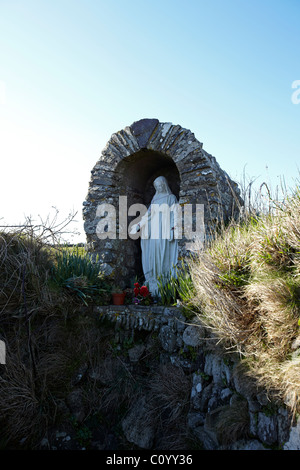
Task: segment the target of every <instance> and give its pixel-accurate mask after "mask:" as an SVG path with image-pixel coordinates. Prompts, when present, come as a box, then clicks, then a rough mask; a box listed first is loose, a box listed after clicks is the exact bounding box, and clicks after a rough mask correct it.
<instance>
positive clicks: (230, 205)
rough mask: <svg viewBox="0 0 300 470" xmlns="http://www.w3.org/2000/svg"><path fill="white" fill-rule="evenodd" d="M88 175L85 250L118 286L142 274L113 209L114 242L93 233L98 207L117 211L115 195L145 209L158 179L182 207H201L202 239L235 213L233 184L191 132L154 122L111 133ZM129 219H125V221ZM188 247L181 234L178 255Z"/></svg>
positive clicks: (237, 201)
mask: <svg viewBox="0 0 300 470" xmlns="http://www.w3.org/2000/svg"><path fill="white" fill-rule="evenodd" d="M91 173H92V174H91V180H90V183H89V189H88V194H87V197H86V200H85V201H84V203H83V218H84V229H85V232H86V238H87V244H86V247H87V250H88V251H89V252H90V253H92V254H93V255H96V254H98V256H99V257H100V263H101V265H102V268H103V270H105V272H106V274H108V275H110V276H112V277H114V278H115V279H116V280H117V281H118V283H121V284H123V286H124V285H126V284H127V285H128V281H129V280H131V279H132V278H134V277H135V275H140V274H141V273H142V268H141V260H140V258H141V256H140V245H139V240H132V239H131V238H127V239H124V238H123V239H120V237H119V234H120V226H121V221H120V220H119V217H118V211H117V214H116V216H117V224H116V225H117V236H116V239H108V238H107V239H104V240H100V239H99V238H98V236H97V233H96V227H97V224H98V223H99V221H100V217H97V207H98V206H99V205H100V204H102V203H109V204H112V205H113V206H114V207H115V208H117V209H118V207H119V196H127V198H128V201H127V202H128V207H130V206H131V204H133V203H142V204H144V205H146V206H147V205H149V203H150V201H151V198H152V196H153V194H154V188H153V185H152V183H153V181H154V179H155V178H156V177H157V176H160V175H163V176H165V177H166V178H167V180H168V182H169V185H170V187H171V190H172V192H173V193H174V194H175V195H176V196H177V198H178V200H179V203H180V205H181V206H182V208H184V206H185V205H186V204H193V205H195V204H203V205H204V223H205V230H206V236H207V237H209V236H210V235H212V234H213V233H214V230H215V227H216V224H217V222H218V221H220V220H221V219H225V220H226V219H228V218H229V217H231V216H232V215H233V214H237V213H238V211H239V207H240V205H241V204H242V200H241V198H240V192H239V189H238V187H237V184H236V183H235V182H233V181H232V180H231V179H230V178H229V176H228V175H227V174H226V172H224V171H223V170H222V169H221V168H220V166H219V164H218V163H217V161H216V159H215V158H214V157H213V156H212V155H210V154H209V153H207V152H206V151H205V150H204V149H203V148H202V143H200V142H199V141H198V140H197V139H196V138H195V136H194V134H193V133H192V132H191V131H190V130H188V129H184V128H182V127H181V126H179V125H173V124H171V123H161V122H159V121H158V120H157V119H142V120H140V121H137V122H134V123H133V124H132V125H131V126H129V127H126V128H125V129H123V130H121V131H119V132H116V133H115V134H113V135H112V136H111V138H110V140H109V141H108V143H107V145H106V147H105V148H104V149H103V151H102V153H101V156H100V158H99V160H98V161H97V163H96V164H95V166H94V168H93V169H92V172H91ZM194 207H195V206H194ZM194 218H195V214H194ZM132 219H133V217H131V218H128V223H129V222H130V221H131V220H132ZM126 228H127V227H126ZM188 243H189V240H186V239H185V238H184V236H183V238H182V240H179V255H180V256H185V255H186V254H187V252H188V250H189V246H188Z"/></svg>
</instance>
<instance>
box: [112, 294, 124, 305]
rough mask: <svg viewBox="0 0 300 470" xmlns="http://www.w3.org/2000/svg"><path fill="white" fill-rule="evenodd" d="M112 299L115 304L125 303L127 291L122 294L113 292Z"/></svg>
mask: <svg viewBox="0 0 300 470" xmlns="http://www.w3.org/2000/svg"><path fill="white" fill-rule="evenodd" d="M112 301H113V304H114V305H124V301H125V293H124V292H123V293H122V294H116V293H115V294H112Z"/></svg>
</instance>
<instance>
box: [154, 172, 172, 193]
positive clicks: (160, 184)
mask: <svg viewBox="0 0 300 470" xmlns="http://www.w3.org/2000/svg"><path fill="white" fill-rule="evenodd" d="M153 186H154V188H155V190H156V192H157V193H166V194H171V190H170V188H169V185H168V182H167V180H166V178H165V177H164V176H159V177H158V178H156V179H155V180H154V181H153Z"/></svg>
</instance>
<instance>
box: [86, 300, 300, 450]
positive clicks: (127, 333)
mask: <svg viewBox="0 0 300 470" xmlns="http://www.w3.org/2000/svg"><path fill="white" fill-rule="evenodd" d="M95 314H96V316H97V318H99V319H100V321H101V322H104V321H108V322H109V323H111V324H114V325H115V341H116V344H119V345H120V348H122V344H123V343H124V342H126V341H128V338H129V337H130V338H133V341H132V345H131V347H130V349H129V350H128V357H129V361H130V362H131V363H133V364H137V363H138V362H139V361H140V360H142V358H143V356H144V355H145V351H146V350H147V347H148V346H147V344H148V337H150V336H151V334H153V333H154V332H155V333H156V335H157V339H158V342H159V345H160V346H159V363H160V364H169V365H172V366H174V367H175V368H177V369H178V370H180V371H183V373H184V376H185V378H186V379H187V380H188V381H189V384H190V385H189V387H190V392H189V406H188V408H187V411H186V413H187V414H186V419H185V421H183V422H182V426H183V427H187V431H188V432H190V433H191V435H192V436H193V439H194V440H193V446H196V448H200V449H205V450H268V449H270V450H272V449H283V450H300V424H299V423H300V421H299V422H298V424H297V423H295V422H293V421H292V417H291V416H290V415H289V412H288V409H287V407H286V406H285V404H284V403H278V402H276V403H275V402H274V401H272V400H271V399H270V397H268V396H267V395H266V393H265V391H264V390H263V389H261V388H259V387H258V386H257V384H256V383H255V382H254V381H253V380H252V379H250V378H248V377H247V376H246V375H245V374H244V373H243V371H242V369H241V367H240V365H241V362H240V358H239V357H237V356H235V355H234V354H232V353H229V352H227V353H224V351H223V350H222V348H220V347H218V345H217V341H216V339H215V338H214V337H213V336H212V335H211V334H210V333H209V332H208V331H207V330H206V329H205V328H204V327H203V326H201V324H200V323H199V320H198V318H197V317H194V318H192V319H188V318H187V317H186V316H185V314H184V313H183V311H182V310H181V308H177V307H163V306H149V307H146V306H144V307H141V306H134V305H132V306H131V305H130V306H112V305H111V306H103V307H102V306H100V307H97V308H96V310H95ZM142 332H143V334H144V336H143V342H142V343H141V342H139V341H137V339H138V336H139V333H142ZM147 334H148V336H147ZM145 335H146V336H145ZM174 370H176V369H174ZM150 411H151V401H150V400H149V398H148V394H147V391H145V393H144V394H142V395H141V396H140V398H139V400H137V401H135V402H134V403H133V405H132V406H131V408H130V409H129V410H128V412H127V414H126V416H125V417H124V418H123V420H122V429H123V432H124V435H125V436H126V438H127V439H128V441H129V442H130V443H132V444H134V445H136V446H137V447H138V448H142V449H151V448H152V446H153V443H154V442H155V441H156V439H157V436H156V428H155V423H154V422H153V423H152V425H151V424H149V423H148V424H147V426H146V428H145V416H146V414H147V413H150ZM195 443H196V444H195Z"/></svg>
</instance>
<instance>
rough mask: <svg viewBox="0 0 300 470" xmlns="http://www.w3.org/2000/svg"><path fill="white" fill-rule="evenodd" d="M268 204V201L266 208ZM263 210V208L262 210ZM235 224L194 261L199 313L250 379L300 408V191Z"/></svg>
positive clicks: (234, 222) (195, 300) (247, 213)
mask: <svg viewBox="0 0 300 470" xmlns="http://www.w3.org/2000/svg"><path fill="white" fill-rule="evenodd" d="M264 203H265V201H264ZM260 209H261V208H260ZM265 209H266V206H265V208H264V210H258V209H256V210H253V207H252V208H251V210H249V207H248V210H247V211H245V212H244V214H243V216H242V217H241V218H240V220H239V221H238V222H236V221H231V223H230V224H229V225H228V226H227V227H225V226H224V227H223V229H222V232H221V233H220V234H218V235H216V237H215V239H214V240H213V241H212V242H211V243H210V244H209V245H208V246H207V247H206V248H205V250H204V251H203V252H200V253H199V256H198V257H197V259H194V260H193V261H192V262H191V266H190V269H191V275H192V279H193V282H194V286H195V291H196V294H195V296H194V298H193V304H194V307H195V309H198V316H199V318H200V320H201V321H202V323H204V324H205V325H206V327H207V328H210V329H211V330H212V331H213V332H214V335H215V336H216V338H218V341H219V342H221V343H222V344H223V346H224V347H225V349H226V351H227V352H228V350H232V351H237V352H238V353H239V354H240V356H241V359H242V362H243V361H244V362H245V363H247V371H248V372H247V373H248V374H250V375H251V376H252V377H254V378H255V379H256V380H257V381H258V384H259V385H262V386H264V387H265V388H266V389H267V390H268V391H269V393H273V394H274V396H277V397H278V398H280V399H281V400H284V401H285V402H286V403H287V404H288V406H289V407H290V409H291V410H292V411H293V412H294V413H295V412H296V411H299V408H300V349H299V347H296V346H295V344H296V342H295V340H297V338H298V339H300V328H299V318H300V190H299V188H298V187H296V189H295V190H294V191H293V193H292V195H287V194H286V195H285V198H284V199H283V200H282V201H279V200H274V199H271V198H270V200H269V203H268V205H267V210H265Z"/></svg>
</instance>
